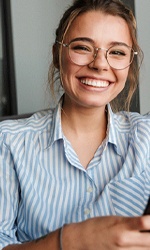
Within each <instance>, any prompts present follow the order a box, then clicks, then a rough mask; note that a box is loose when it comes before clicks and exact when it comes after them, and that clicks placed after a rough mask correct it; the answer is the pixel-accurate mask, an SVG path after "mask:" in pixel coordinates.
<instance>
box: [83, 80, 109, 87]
mask: <svg viewBox="0 0 150 250" xmlns="http://www.w3.org/2000/svg"><path fill="white" fill-rule="evenodd" d="M81 82H82V83H83V84H85V85H88V86H92V87H98V88H106V87H108V86H109V82H108V81H101V80H95V79H81Z"/></svg>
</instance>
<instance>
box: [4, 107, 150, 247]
mask: <svg viewBox="0 0 150 250" xmlns="http://www.w3.org/2000/svg"><path fill="white" fill-rule="evenodd" d="M108 109H109V110H108V112H109V126H108V136H107V139H106V141H105V143H104V144H102V145H101V146H100V147H99V149H98V150H97V152H96V153H95V157H94V158H93V159H92V160H91V162H90V163H89V165H88V168H87V169H86V170H85V169H84V168H83V167H82V166H81V164H80V162H79V160H78V157H77V155H76V153H75V152H74V150H73V148H72V147H71V145H70V143H69V142H68V141H67V139H66V138H65V137H64V135H63V132H62V129H61V105H60V104H59V105H58V106H57V107H56V108H55V109H53V110H49V111H43V112H38V113H36V114H35V115H33V116H32V117H30V118H28V119H23V120H13V121H4V122H1V124H0V133H1V135H0V249H2V248H3V247H4V246H6V245H9V244H12V243H22V242H26V241H31V240H33V239H35V238H38V237H41V236H42V235H45V234H47V233H49V232H51V231H54V230H55V229H57V228H59V227H61V226H62V225H63V224H64V223H71V222H79V221H83V220H86V219H88V218H91V217H94V216H105V215H122V216H137V215H142V214H143V211H144V208H145V206H146V203H147V200H148V197H149V194H150V116H149V115H147V116H141V115H139V114H137V113H126V112H120V113H118V114H113V112H112V111H111V108H110V106H108Z"/></svg>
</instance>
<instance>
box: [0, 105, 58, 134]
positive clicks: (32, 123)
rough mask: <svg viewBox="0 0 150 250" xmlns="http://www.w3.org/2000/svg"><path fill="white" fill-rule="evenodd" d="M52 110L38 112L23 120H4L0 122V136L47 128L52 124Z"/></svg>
mask: <svg viewBox="0 0 150 250" xmlns="http://www.w3.org/2000/svg"><path fill="white" fill-rule="evenodd" d="M53 114H54V110H53V109H51V110H44V111H39V112H36V113H35V114H33V115H32V116H30V117H29V118H23V119H12V120H4V121H2V122H0V132H1V133H2V134H12V135H15V134H19V133H27V132H31V131H32V132H38V131H41V130H44V129H46V128H47V126H50V125H51V123H52V118H53Z"/></svg>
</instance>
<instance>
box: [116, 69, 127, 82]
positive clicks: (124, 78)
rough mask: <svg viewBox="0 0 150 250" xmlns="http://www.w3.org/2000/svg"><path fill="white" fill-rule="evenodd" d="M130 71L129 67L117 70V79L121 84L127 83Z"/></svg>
mask: <svg viewBox="0 0 150 250" xmlns="http://www.w3.org/2000/svg"><path fill="white" fill-rule="evenodd" d="M128 73H129V69H128V68H127V69H124V70H120V71H118V72H116V75H117V79H118V82H119V83H120V84H122V85H125V83H126V81H127V78H128Z"/></svg>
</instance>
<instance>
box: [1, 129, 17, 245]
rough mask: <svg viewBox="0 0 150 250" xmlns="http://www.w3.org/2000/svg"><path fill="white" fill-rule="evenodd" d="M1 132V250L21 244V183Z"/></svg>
mask: <svg viewBox="0 0 150 250" xmlns="http://www.w3.org/2000/svg"><path fill="white" fill-rule="evenodd" d="M4 137H5V136H3V134H2V133H1V132H0V250H1V249H2V248H3V247H5V246H7V245H9V244H15V243H18V244H19V243H20V242H18V240H17V236H16V232H17V225H16V218H17V212H18V204H19V183H18V179H17V176H16V172H15V166H14V162H13V156H12V155H11V152H10V149H9V146H8V145H7V144H6V143H5V142H4Z"/></svg>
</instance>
